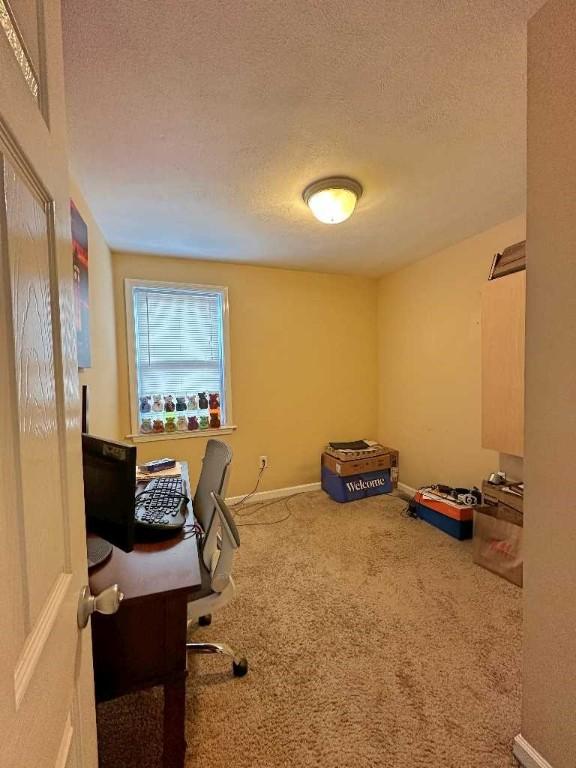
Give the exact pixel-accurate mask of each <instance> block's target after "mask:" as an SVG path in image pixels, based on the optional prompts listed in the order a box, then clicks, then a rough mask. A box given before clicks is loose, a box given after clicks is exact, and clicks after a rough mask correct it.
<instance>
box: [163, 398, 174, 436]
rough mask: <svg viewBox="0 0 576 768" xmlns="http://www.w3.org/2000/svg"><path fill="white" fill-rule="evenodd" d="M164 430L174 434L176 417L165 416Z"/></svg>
mask: <svg viewBox="0 0 576 768" xmlns="http://www.w3.org/2000/svg"><path fill="white" fill-rule="evenodd" d="M172 405H174V403H172ZM164 429H165V430H166V432H176V416H166V424H165V425H164Z"/></svg>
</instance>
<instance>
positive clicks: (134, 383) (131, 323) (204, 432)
mask: <svg viewBox="0 0 576 768" xmlns="http://www.w3.org/2000/svg"><path fill="white" fill-rule="evenodd" d="M134 288H171V289H174V290H187V289H188V290H197V291H208V292H213V293H220V294H221V296H222V343H223V350H222V351H223V360H224V401H225V404H226V423H225V424H222V426H221V427H219V428H218V429H199V430H195V431H193V432H160V433H147V434H142V433H141V432H140V431H139V429H140V425H139V419H138V406H139V398H138V374H137V370H136V324H135V318H134V294H133V291H134ZM124 302H125V312H126V348H127V353H128V382H129V389H130V393H129V394H130V429H131V434H129V435H126V437H127V438H129V439H130V440H132V441H133V442H150V441H154V440H174V439H176V440H177V439H185V438H194V437H211V436H214V435H223V434H224V435H226V434H230V433H231V432H233V431H234V430H235V429H236V426H234V422H233V420H232V376H231V364H230V307H229V302H228V288H227V287H226V286H224V285H206V284H201V283H175V282H165V281H162V280H140V279H136V278H125V279H124Z"/></svg>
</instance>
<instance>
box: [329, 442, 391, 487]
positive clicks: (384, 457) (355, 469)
mask: <svg viewBox="0 0 576 768" xmlns="http://www.w3.org/2000/svg"><path fill="white" fill-rule="evenodd" d="M322 466H323V467H327V468H328V469H329V470H330V472H334V474H336V475H340V477H350V476H352V475H361V474H364V473H366V472H379V471H381V470H383V469H390V470H393V471H391V473H390V475H391V478H392V482H393V483H394V487H396V485H397V483H398V451H395V450H394V449H393V448H386V447H385V446H378V452H374V453H371V454H370V455H369V456H364V455H362V453H361V452H354V453H353V454H348V453H342V451H335V450H331V449H327V450H326V451H324V453H323V454H322Z"/></svg>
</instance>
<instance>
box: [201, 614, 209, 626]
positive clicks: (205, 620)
mask: <svg viewBox="0 0 576 768" xmlns="http://www.w3.org/2000/svg"><path fill="white" fill-rule="evenodd" d="M198 624H199V625H200V626H201V627H208V626H210V624H212V616H211V615H210V614H208V615H207V616H200V618H199V619H198Z"/></svg>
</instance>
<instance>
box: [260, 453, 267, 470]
mask: <svg viewBox="0 0 576 768" xmlns="http://www.w3.org/2000/svg"><path fill="white" fill-rule="evenodd" d="M267 466H268V456H260V469H266V467H267Z"/></svg>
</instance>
